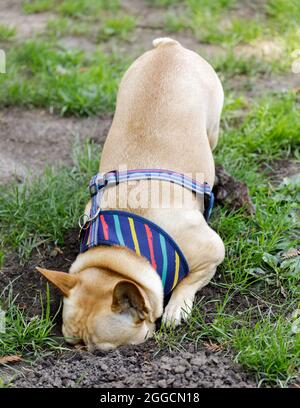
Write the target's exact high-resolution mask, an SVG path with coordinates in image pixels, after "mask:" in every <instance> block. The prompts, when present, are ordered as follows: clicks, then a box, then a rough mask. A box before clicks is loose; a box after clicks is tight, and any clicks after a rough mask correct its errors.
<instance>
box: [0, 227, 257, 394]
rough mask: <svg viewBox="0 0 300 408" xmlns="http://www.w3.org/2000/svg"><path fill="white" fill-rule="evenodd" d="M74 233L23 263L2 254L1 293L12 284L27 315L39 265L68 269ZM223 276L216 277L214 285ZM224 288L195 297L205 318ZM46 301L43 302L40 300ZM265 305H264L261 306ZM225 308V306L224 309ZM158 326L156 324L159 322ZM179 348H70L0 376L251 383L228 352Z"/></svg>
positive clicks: (244, 302)
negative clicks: (102, 350)
mask: <svg viewBox="0 0 300 408" xmlns="http://www.w3.org/2000/svg"><path fill="white" fill-rule="evenodd" d="M77 236H78V231H77V230H73V231H70V232H69V234H68V235H67V236H66V239H65V246H63V247H62V248H60V250H55V249H54V248H53V247H50V246H49V247H46V248H41V249H40V251H39V252H35V253H34V254H33V255H32V256H31V258H30V260H29V261H28V262H27V263H26V264H25V265H24V266H21V265H20V264H19V259H18V257H17V256H16V255H14V254H8V255H6V258H5V266H4V267H3V268H2V270H1V271H0V292H1V291H2V290H3V289H4V288H8V287H11V286H12V288H13V293H14V294H18V297H17V300H16V302H17V304H18V306H19V307H21V308H23V310H25V311H26V314H27V315H28V316H29V317H32V316H35V315H40V314H41V311H42V307H41V304H40V292H42V293H43V294H45V288H46V281H45V279H44V278H43V277H42V276H41V275H40V274H39V273H37V272H36V271H35V267H36V266H37V265H39V266H44V267H46V268H49V269H54V270H60V271H68V269H69V267H70V265H71V263H72V261H73V260H74V259H75V257H76V255H77V253H78V241H77ZM221 280H222V277H221V276H220V275H218V274H217V275H216V276H215V278H214V282H215V283H219V282H220V281H221ZM225 293H226V290H225V289H222V288H221V287H220V286H216V285H213V284H210V285H208V286H207V287H205V288H204V289H203V290H201V292H200V293H199V294H198V295H197V298H198V300H199V299H202V302H203V303H202V306H201V307H202V310H203V313H204V314H205V316H206V318H207V320H208V321H210V320H211V319H213V316H214V314H215V304H216V302H217V301H218V300H220V301H221V300H222V299H223V297H224V296H225ZM50 299H51V314H52V316H54V315H55V314H56V311H57V310H58V308H59V306H60V303H61V296H60V294H59V292H58V291H57V290H56V289H54V288H53V287H52V286H51V287H50ZM44 302H45V300H44ZM230 303H231V304H230V310H231V311H236V310H237V309H239V310H242V309H245V308H249V307H250V306H251V305H252V306H254V305H255V304H257V301H256V299H255V298H249V297H247V296H241V295H240V294H235V296H234V297H233V298H232V299H231V302H230ZM260 306H261V307H263V306H264V305H263V304H262V305H260ZM228 310H229V309H228ZM262 310H263V309H262ZM158 324H159V322H158ZM53 334H54V335H56V336H59V337H60V336H61V335H62V334H61V313H59V315H58V316H57V318H56V326H55V328H54V330H53ZM183 347H184V349H182V350H181V351H178V350H177V351H168V350H163V351H161V352H160V353H158V351H159V349H158V345H157V344H156V343H155V341H154V340H150V341H148V342H146V343H145V344H143V345H140V346H134V347H122V348H120V349H118V350H115V351H111V352H109V353H106V354H105V353H96V354H91V353H89V352H87V351H84V350H81V351H77V350H76V351H75V350H74V349H73V351H71V352H65V353H63V354H58V355H55V356H53V357H48V358H47V359H46V360H43V361H40V362H38V363H36V364H34V365H33V366H32V367H31V366H29V365H26V366H24V365H23V364H18V365H14V369H16V370H20V373H19V374H18V375H17V376H16V377H15V372H16V371H10V370H9V369H8V370H7V369H5V370H3V371H2V372H1V370H0V377H1V376H2V377H5V378H8V379H9V378H11V377H12V376H13V377H15V378H14V380H13V384H14V385H15V386H17V387H108V386H109V387H123V386H126V387H146V386H148V387H154V386H158V387H162V388H164V387H255V386H256V380H255V376H254V375H252V374H251V373H249V372H245V370H244V369H243V368H242V367H241V366H239V365H237V364H235V363H234V362H233V357H232V355H231V354H229V355H228V353H227V354H225V353H224V352H223V351H221V352H218V353H214V352H212V351H210V350H207V349H205V348H204V346H202V345H199V348H198V349H196V348H194V346H192V345H191V344H185V345H184V346H183ZM157 353H158V354H157Z"/></svg>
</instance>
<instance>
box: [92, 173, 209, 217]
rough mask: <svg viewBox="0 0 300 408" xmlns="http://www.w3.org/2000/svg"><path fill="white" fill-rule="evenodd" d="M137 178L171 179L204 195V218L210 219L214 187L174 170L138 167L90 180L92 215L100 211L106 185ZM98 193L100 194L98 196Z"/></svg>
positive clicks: (170, 180) (97, 175)
mask: <svg viewBox="0 0 300 408" xmlns="http://www.w3.org/2000/svg"><path fill="white" fill-rule="evenodd" d="M137 180H161V181H169V182H171V183H174V184H178V185H180V186H182V187H184V188H187V189H188V190H190V191H192V192H194V193H196V195H203V196H204V214H203V215H204V218H205V219H206V221H208V219H209V217H210V214H211V211H212V207H213V204H214V196H213V192H212V189H211V188H210V186H209V185H208V183H206V182H205V183H203V184H201V183H199V182H198V181H197V180H195V179H192V178H191V177H189V176H186V175H185V174H182V173H177V172H176V171H172V170H161V169H137V170H126V171H118V170H113V171H109V172H108V173H105V174H102V173H98V174H96V175H95V176H94V177H93V178H92V179H91V181H90V184H89V190H90V195H91V197H92V207H91V213H90V217H94V216H95V214H97V211H98V204H97V202H98V203H99V202H100V200H101V197H102V194H103V189H104V187H105V188H106V187H111V186H115V185H118V184H119V183H120V182H124V181H137ZM98 194H100V195H99V196H98Z"/></svg>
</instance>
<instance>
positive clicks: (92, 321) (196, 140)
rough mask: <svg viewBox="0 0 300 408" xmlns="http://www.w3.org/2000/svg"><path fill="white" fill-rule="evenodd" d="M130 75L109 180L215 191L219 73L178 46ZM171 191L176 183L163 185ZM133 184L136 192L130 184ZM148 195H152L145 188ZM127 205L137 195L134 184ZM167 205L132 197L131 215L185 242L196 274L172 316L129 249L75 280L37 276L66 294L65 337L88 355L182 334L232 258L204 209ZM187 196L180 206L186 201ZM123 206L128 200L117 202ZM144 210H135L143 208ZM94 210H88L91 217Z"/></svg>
mask: <svg viewBox="0 0 300 408" xmlns="http://www.w3.org/2000/svg"><path fill="white" fill-rule="evenodd" d="M153 45H154V49H153V50H151V51H148V52H146V53H145V54H143V55H142V56H141V57H139V58H138V59H137V60H136V61H135V62H134V63H133V64H132V65H131V66H130V68H129V69H128V70H127V72H126V73H125V75H124V77H123V79H122V82H121V85H120V89H119V93H118V98H117V106H116V112H115V115H114V119H113V122H112V125H111V128H110V131H109V134H108V137H107V139H106V142H105V145H104V148H103V152H102V157H101V165H100V170H99V171H100V172H101V173H106V172H108V171H111V170H114V169H117V168H119V167H120V165H124V166H126V167H127V169H141V168H144V169H145V168H152V169H153V168H160V169H169V170H173V171H176V172H179V173H184V174H189V175H193V177H194V176H195V175H196V174H198V175H199V174H202V176H203V181H206V182H208V184H209V185H210V186H213V183H214V178H215V168H214V160H213V156H212V150H213V149H214V148H215V146H216V145H217V141H218V133H219V123H220V115H221V111H222V106H223V98H224V96H223V89H222V85H221V83H220V80H219V79H218V76H217V75H216V73H215V71H214V70H213V68H212V67H211V66H210V65H209V64H208V63H207V62H206V61H205V60H204V59H203V58H201V57H200V56H199V55H198V54H196V53H195V52H193V51H190V50H188V49H186V48H184V47H183V46H182V45H181V44H179V43H178V42H177V41H175V40H173V39H170V38H158V39H156V40H154V41H153ZM155 183H156V187H158V189H159V188H164V187H166V186H167V185H168V186H169V185H170V184H171V183H169V182H167V181H159V180H157V181H155ZM125 184H127V183H125ZM125 184H123V183H122V184H119V185H118V186H115V187H111V188H109V189H107V190H106V191H105V193H104V195H103V201H102V204H101V208H103V209H112V208H118V204H116V201H115V197H116V194H117V196H118V197H119V198H120V197H121V198H122V195H123V193H124V186H125ZM138 185H139V188H140V191H143V189H147V188H148V186H147V183H146V182H145V181H139V182H138ZM126 188H127V197H129V196H130V194H128V190H129V193H130V191H131V192H132V188H133V187H132V186H131V187H130V186H128V185H126ZM171 189H172V191H171V199H170V202H168V203H166V202H165V199H164V197H161V195H159V194H158V196H157V202H156V204H157V205H155V206H153V205H152V206H149V205H148V206H147V205H146V206H145V205H143V206H136V205H134V203H133V201H134V200H131V199H130V198H129V199H128V198H127V201H126V206H125V208H124V206H123V207H122V210H124V209H125V210H126V211H128V212H131V213H135V214H139V215H142V216H143V217H145V218H147V219H148V220H151V221H152V222H154V223H156V224H157V225H159V226H160V227H161V228H163V229H164V230H165V231H166V232H167V233H168V234H170V235H171V237H172V238H173V239H174V240H175V241H176V243H177V244H178V245H179V247H180V249H181V250H182V252H183V254H184V255H185V258H186V260H187V262H188V265H189V273H188V275H187V276H186V277H185V278H184V279H182V280H181V281H180V282H179V284H178V285H177V286H176V287H175V288H174V290H173V291H172V295H171V298H170V301H169V303H168V305H167V306H166V308H165V310H164V311H163V296H164V295H163V286H162V281H161V279H160V277H159V275H158V274H157V272H156V271H155V269H154V268H153V267H152V266H151V264H150V263H149V262H148V261H147V260H146V259H145V258H143V257H142V256H139V255H137V254H136V253H134V252H133V251H131V250H130V249H127V248H125V247H118V246H105V245H100V246H98V247H96V248H92V249H89V250H88V251H86V252H84V253H81V254H79V255H78V256H77V258H76V260H75V262H74V263H73V265H72V266H71V268H70V271H69V273H64V272H58V271H49V270H46V269H42V268H38V270H39V271H40V272H41V273H42V274H43V275H44V276H45V277H46V278H47V279H48V280H49V281H50V282H52V283H53V284H54V285H56V286H57V287H58V288H59V289H60V290H61V292H62V294H63V295H64V307H63V327H62V331H63V334H64V336H65V338H66V340H67V341H68V342H70V343H71V344H75V343H77V342H80V341H83V342H84V343H85V344H86V345H87V346H88V348H89V349H93V348H95V347H96V348H98V349H101V350H108V349H111V348H115V347H117V346H120V345H124V344H138V343H142V342H143V341H145V340H146V339H147V338H149V337H151V336H152V335H153V332H154V329H155V321H156V319H158V318H159V317H160V316H161V315H162V314H163V321H164V322H165V323H166V324H172V325H174V326H176V325H178V324H180V322H181V321H182V320H185V319H187V318H188V316H189V314H190V311H191V308H192V305H193V301H194V297H195V294H196V292H197V291H198V290H200V289H201V288H203V286H205V285H207V284H208V282H209V281H210V280H211V278H212V277H213V275H214V273H215V271H216V267H217V266H218V265H219V264H220V263H221V262H222V261H223V259H224V245H223V242H222V240H221V238H220V237H219V236H218V234H217V233H216V232H215V231H213V230H212V229H211V228H210V226H209V225H208V224H207V222H206V221H205V219H204V217H203V204H202V203H201V202H200V201H199V200H195V199H193V197H189V198H188V199H187V200H186V201H185V203H184V205H182V201H180V202H179V200H182V196H181V195H180V194H177V193H180V192H182V190H183V189H184V188H183V187H181V186H179V185H173V184H172V185H171ZM178 197H180V199H179V198H178ZM118 202H119V200H118ZM135 204H136V203H135ZM89 207H90V204H88V205H87V208H86V211H87V212H88V211H89Z"/></svg>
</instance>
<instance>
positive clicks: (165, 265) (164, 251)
mask: <svg viewBox="0 0 300 408" xmlns="http://www.w3.org/2000/svg"><path fill="white" fill-rule="evenodd" d="M159 241H160V246H161V252H162V255H163V270H162V276H161V280H162V284H163V287H165V283H166V278H167V269H168V257H167V248H166V240H165V237H164V236H163V235H161V234H159Z"/></svg>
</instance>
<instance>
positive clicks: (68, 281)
mask: <svg viewBox="0 0 300 408" xmlns="http://www.w3.org/2000/svg"><path fill="white" fill-rule="evenodd" d="M37 270H38V271H39V272H40V273H42V275H44V276H45V277H46V278H47V279H48V280H49V281H50V282H51V283H53V284H54V285H55V286H56V287H58V288H59V289H60V291H61V292H62V294H63V296H64V306H63V327H62V332H63V335H64V337H65V340H66V341H67V342H68V343H71V344H76V343H80V342H84V343H85V344H86V345H87V346H88V349H89V350H93V349H95V348H97V349H99V350H109V349H112V348H115V347H118V346H120V345H125V344H139V343H142V342H143V341H145V340H146V339H147V338H149V337H151V336H152V335H153V331H154V328H155V325H154V319H153V318H152V313H151V305H150V303H149V299H148V297H147V295H146V293H145V291H144V290H143V289H142V288H141V287H139V286H138V285H137V284H135V283H134V282H132V281H130V280H122V279H121V278H120V277H119V276H116V275H114V274H112V273H111V271H109V270H105V269H100V268H87V269H85V270H83V271H81V272H80V273H77V274H73V275H72V274H69V273H64V272H58V271H50V270H47V269H43V268H37Z"/></svg>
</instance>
